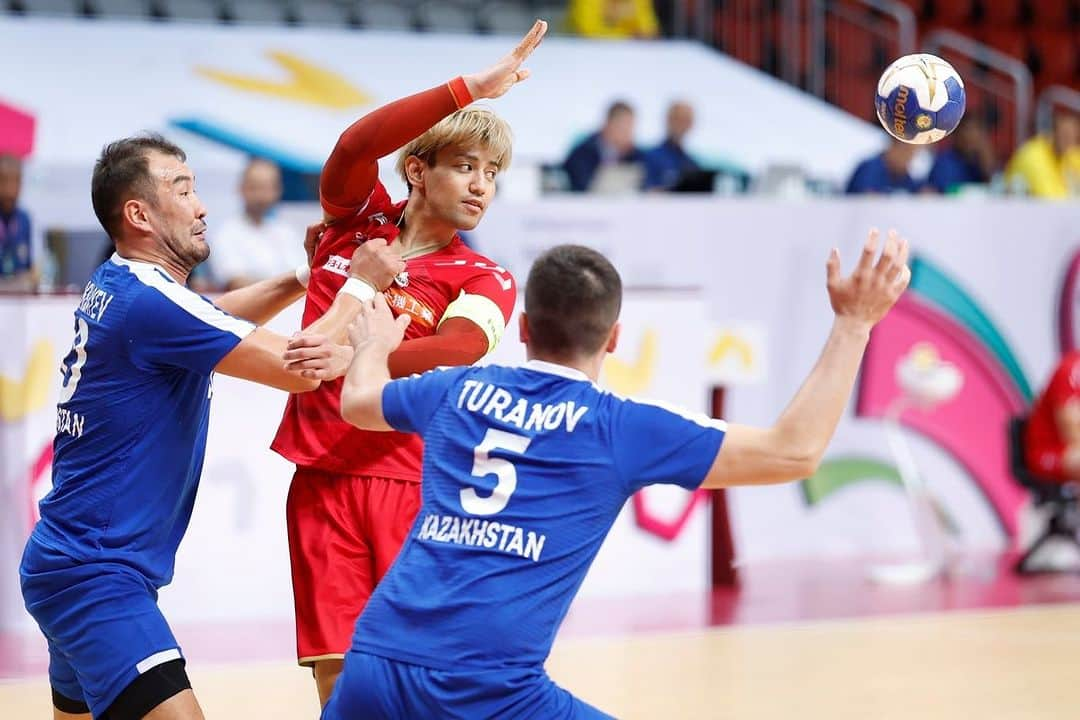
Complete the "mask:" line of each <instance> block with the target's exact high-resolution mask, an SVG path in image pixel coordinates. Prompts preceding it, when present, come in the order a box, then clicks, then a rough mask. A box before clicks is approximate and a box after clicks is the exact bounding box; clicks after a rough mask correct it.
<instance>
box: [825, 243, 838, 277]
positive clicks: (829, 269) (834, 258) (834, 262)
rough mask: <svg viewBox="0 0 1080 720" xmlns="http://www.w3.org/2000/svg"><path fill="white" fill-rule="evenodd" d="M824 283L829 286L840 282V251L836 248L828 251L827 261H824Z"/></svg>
mask: <svg viewBox="0 0 1080 720" xmlns="http://www.w3.org/2000/svg"><path fill="white" fill-rule="evenodd" d="M825 282H826V284H827V285H829V286H833V285H836V284H837V283H838V282H840V251H839V250H837V249H836V248H833V249H832V250H830V251H829V259H828V260H826V261H825Z"/></svg>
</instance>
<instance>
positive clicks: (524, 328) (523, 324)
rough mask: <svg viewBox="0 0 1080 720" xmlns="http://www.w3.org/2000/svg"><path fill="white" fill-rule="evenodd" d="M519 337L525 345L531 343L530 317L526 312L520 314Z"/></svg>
mask: <svg viewBox="0 0 1080 720" xmlns="http://www.w3.org/2000/svg"><path fill="white" fill-rule="evenodd" d="M518 339H519V340H521V342H522V343H523V344H525V345H528V344H529V319H528V318H527V317H525V313H521V314H520V315H518Z"/></svg>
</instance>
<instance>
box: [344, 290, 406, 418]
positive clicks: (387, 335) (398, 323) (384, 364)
mask: <svg viewBox="0 0 1080 720" xmlns="http://www.w3.org/2000/svg"><path fill="white" fill-rule="evenodd" d="M409 319H410V318H409V316H408V315H401V316H399V317H397V318H395V317H394V314H393V313H392V312H390V307H389V306H388V305H387V304H386V298H384V297H383V296H382V295H381V294H380V295H376V296H375V297H374V298H372V299H371V300H369V301H365V302H364V303H363V305H362V307H361V309H360V312H359V314H358V315H357V316H356V320H355V321H354V322H353V323H352V325H350V326H349V341H350V343H352V347H353V350H354V354H353V358H352V363H351V364H350V365H349V371H348V373H346V375H345V382H344V384H343V385H342V388H341V417H342V418H344V419H345V420H346V421H347V422H349V423H352V424H353V425H355V426H356V427H359V428H362V429H364V430H391V429H393V428H391V427H390V425H389V424H388V423H387V422H386V418H385V416H384V415H383V408H382V392H383V388H384V387H386V384H387V383H388V382H390V368H389V357H390V353H392V352H393V351H394V350H395V349H397V347H398V345H400V344H401V340H402V338H403V337H404V336H405V329H406V328H407V327H408V326H409Z"/></svg>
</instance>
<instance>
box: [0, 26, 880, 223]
mask: <svg viewBox="0 0 1080 720" xmlns="http://www.w3.org/2000/svg"><path fill="white" fill-rule="evenodd" d="M0 38H3V42H0V67H4V68H9V69H10V70H9V71H8V72H5V75H4V84H3V88H2V89H0V101H3V102H5V103H9V104H11V105H14V106H15V107H18V108H20V109H21V110H23V111H25V112H27V113H29V114H30V115H32V116H34V117H35V118H36V121H37V143H36V148H35V152H34V155H33V157H32V163H31V165H30V167H29V171H28V175H27V182H26V186H25V188H24V190H25V192H24V200H25V202H26V203H27V205H28V206H29V208H30V210H31V211H32V213H33V215H34V216H35V219H36V220H37V221H38V222H39V223H41V224H42V226H46V225H61V226H67V227H70V226H76V227H93V226H95V225H96V223H95V222H94V218H93V215H92V213H91V208H90V203H89V177H90V172H91V169H92V167H93V163H94V160H95V158H96V156H97V154H98V152H99V151H100V149H101V147H102V146H103V145H104V144H105V143H107V142H110V141H112V140H115V139H117V138H119V137H123V136H126V135H130V134H132V133H135V132H139V131H141V130H156V131H161V132H165V133H166V134H167V135H169V136H170V137H172V138H173V139H175V140H176V141H177V142H179V143H180V144H181V145H182V146H183V147H184V148H186V149H187V151H188V153H189V156H190V161H191V163H190V164H191V167H192V168H193V169H194V171H195V173H196V175H197V177H198V181H199V184H200V190H201V194H202V197H203V200H204V202H206V203H207V205H208V207H209V209H210V211H211V219H212V220H213V218H215V217H216V218H224V217H228V216H229V215H231V214H232V213H233V212H235V211H236V209H237V205H236V203H237V202H238V198H237V193H236V191H235V187H236V184H237V182H238V173H239V170H240V168H241V166H242V163H243V162H244V159H245V154H246V153H245V152H241V151H237V150H234V149H231V147H237V146H243V147H245V148H248V152H252V153H255V152H258V153H260V154H266V155H269V156H271V157H274V158H275V159H279V160H285V161H291V162H293V163H295V164H299V165H301V166H310V167H313V168H314V169H315V170H316V171H317V169H318V168H319V167H320V166H321V164H322V162H323V161H324V160H325V159H326V157H327V155H328V153H329V152H330V150H331V149H332V148H333V146H334V143H335V142H336V140H337V138H338V135H339V134H340V133H341V131H342V130H344V129H345V128H346V127H347V126H348V125H349V124H350V123H351V122H352V121H353V120H355V119H356V118H357V117H359V116H361V115H363V114H365V113H367V112H369V111H371V110H373V109H374V108H376V107H378V106H379V105H382V104H384V103H387V102H390V101H392V100H396V99H398V98H400V97H402V96H404V95H407V94H411V93H413V92H417V91H419V90H422V89H425V88H428V87H432V86H434V85H437V84H439V83H442V82H446V81H447V80H449V79H450V78H451V77H452V76H453V75H456V74H459V73H468V72H474V71H479V70H482V69H483V68H485V67H487V66H488V65H490V64H491V63H492V62H493V61H495V60H496V59H497V58H499V57H501V56H502V55H503V54H504V53H505V52H507V51H508V50H509V49H510V48H511V47H513V44H514V43H515V42H516V38H513V37H506V36H476V35H454V34H447V35H441V34H434V33H420V34H418V33H394V32H375V31H355V30H346V29H342V30H332V29H300V28H274V27H221V26H215V25H202V24H200V25H195V24H191V25H188V24H183V23H146V22H141V23H140V22H117V21H113V22H103V21H94V22H86V21H72V20H46V19H35V18H25V19H22V18H11V17H4V18H0ZM73 48H78V51H77V52H72V49H73ZM528 66H529V67H530V68H531V70H532V73H533V74H532V77H530V78H529V80H528V82H527V83H525V84H524V85H522V86H521V87H520V88H516V89H515V90H514V91H513V92H511V93H508V94H507V95H506V96H505V97H502V98H499V99H498V100H495V101H492V102H491V105H492V107H494V108H495V109H497V111H498V112H499V113H500V115H502V116H503V117H505V118H506V119H507V121H508V122H509V123H510V125H511V127H512V128H513V130H514V155H515V158H516V161H515V162H516V163H517V164H518V165H519V166H521V167H527V166H530V165H535V164H536V163H540V162H558V161H560V160H562V158H563V157H564V156H565V154H566V152H567V151H568V150H569V148H570V147H571V146H572V144H573V143H574V142H575V141H576V140H577V139H578V138H580V137H582V136H583V135H584V134H585V133H588V132H591V131H593V130H595V129H596V128H597V127H598V126H599V124H600V123H601V120H602V117H603V113H604V112H605V111H606V109H607V106H608V105H609V104H610V103H611V102H612V101H613V100H615V99H617V98H622V99H625V100H627V101H629V102H630V103H632V104H633V105H634V107H635V108H636V109H637V138H638V142H639V143H640V144H641V145H643V146H651V145H654V144H656V143H658V142H659V141H660V140H661V139H662V135H663V128H664V115H665V112H666V108H667V104H668V103H669V102H670V101H672V100H674V99H678V98H685V99H687V100H689V101H690V102H691V103H692V104H693V105H694V109H695V113H696V116H695V117H696V124H695V127H694V129H693V131H692V132H691V134H690V136H689V139H688V144H689V147H690V148H691V149H692V150H693V151H694V152H695V153H696V154H697V155H698V156H699V157H701V158H702V159H706V160H710V161H711V160H725V161H728V162H731V163H734V164H736V165H738V166H742V167H745V168H747V169H748V170H750V171H754V172H756V171H759V170H761V169H762V168H764V167H765V166H767V165H769V164H771V163H777V162H781V163H785V164H792V163H796V164H800V165H802V166H804V167H806V168H807V169H808V170H810V171H811V172H812V173H814V174H815V175H817V176H821V177H826V178H831V179H834V180H837V181H843V180H844V179H845V178H846V176H847V174H848V173H849V172H850V170H851V168H852V167H854V165H855V163H856V162H857V161H858V159H860V158H861V157H863V156H865V155H868V154H870V153H872V152H875V151H877V150H878V149H880V148H881V147H882V145H883V143H884V136H883V134H882V132H881V130H880V128H877V127H876V126H875V125H871V124H869V123H866V122H864V121H861V120H858V119H856V118H854V117H852V116H850V115H848V114H846V113H844V112H843V111H841V110H839V109H837V108H835V107H833V106H830V105H828V104H826V103H824V102H822V101H820V100H817V99H816V98H813V97H811V96H809V95H807V94H806V93H803V92H801V91H799V90H796V89H795V88H792V87H790V86H788V85H786V84H784V83H782V82H780V81H778V80H776V79H774V78H772V77H769V76H768V75H766V74H764V73H761V72H758V71H756V70H754V69H752V68H750V67H748V66H746V65H744V64H742V63H739V62H737V61H735V60H732V59H731V58H728V57H726V56H724V55H722V54H720V53H718V52H715V51H712V50H709V49H707V48H705V47H703V46H701V45H699V44H696V43H690V42H603V41H599V42H598V41H586V40H581V39H574V38H560V37H550V38H547V39H546V40H545V41H544V44H543V45H542V46H541V47H540V49H539V50H538V51H537V52H536V54H535V55H534V56H533V57H532V58H530V60H529V62H528ZM870 99H871V98H869V97H868V98H867V102H869V101H870ZM763 118H783V120H782V121H778V122H776V123H769V122H762V119H763ZM178 125H179V126H181V127H185V128H188V129H187V130H179V129H177V127H178ZM807 138H843V142H842V143H839V142H837V143H828V142H825V143H817V142H806V139H807ZM230 146H231V147H230ZM391 167H392V161H391V162H390V163H388V164H384V169H385V170H387V172H386V173H385V174H386V176H387V178H388V184H389V185H390V186H391V187H392V189H393V190H394V193H395V196H400V195H401V192H400V190H401V184H400V183H398V182H397V181H396V179H395V178H394V177H393V173H392V171H391V170H390V168H391ZM511 173H513V169H511ZM532 177H533V176H531V175H530V178H532ZM211 227H212V226H211Z"/></svg>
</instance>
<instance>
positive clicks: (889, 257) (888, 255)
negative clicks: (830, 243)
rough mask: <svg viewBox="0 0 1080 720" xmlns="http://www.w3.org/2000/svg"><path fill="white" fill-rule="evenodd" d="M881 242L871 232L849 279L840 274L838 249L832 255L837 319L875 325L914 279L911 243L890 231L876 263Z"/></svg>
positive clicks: (830, 286)
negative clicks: (908, 263) (909, 264)
mask: <svg viewBox="0 0 1080 720" xmlns="http://www.w3.org/2000/svg"><path fill="white" fill-rule="evenodd" d="M877 242H878V231H877V230H871V231H870V234H869V236H868V237H867V239H866V245H864V246H863V251H862V256H861V257H860V258H859V262H858V264H857V265H856V266H855V270H854V272H852V273H851V275H849V276H847V277H844V276H843V275H842V274H841V272H840V255H839V253H838V252H836V251H835V250H834V251H833V252H832V254H831V255H830V256H829V262H828V289H829V301H830V302H831V303H832V308H833V312H835V313H836V314H837V316H839V317H849V318H852V319H854V320H859V321H861V322H865V323H867V324H868V325H874V324H876V323H877V322H878V321H879V320H881V318H883V317H885V314H886V313H887V312H889V309H890V308H892V306H893V305H895V304H896V301H897V300H898V299H899V298H900V295H901V294H903V292H904V290H905V289H906V288H907V285H908V282H909V281H910V280H911V270H910V269H909V268H908V266H907V259H908V244H907V240H904V239H902V238H900V236H899V235H897V234H896V232H895V231H889V236H888V238H886V240H885V247H884V249H883V250H882V251H881V258H880V259H878V261H877V262H876V263H875V262H874V259H875V258H876V257H877Z"/></svg>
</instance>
